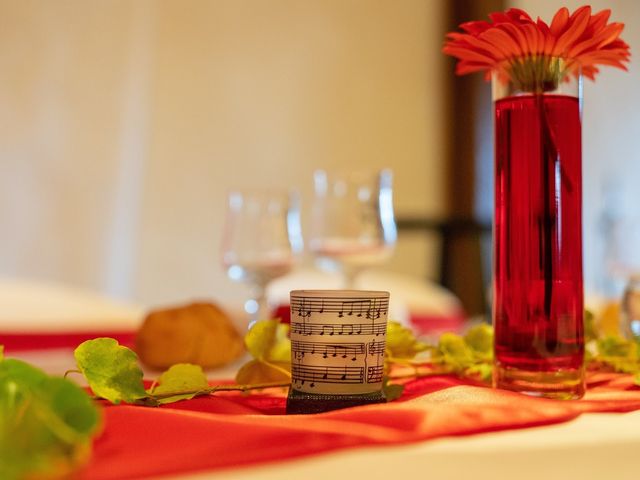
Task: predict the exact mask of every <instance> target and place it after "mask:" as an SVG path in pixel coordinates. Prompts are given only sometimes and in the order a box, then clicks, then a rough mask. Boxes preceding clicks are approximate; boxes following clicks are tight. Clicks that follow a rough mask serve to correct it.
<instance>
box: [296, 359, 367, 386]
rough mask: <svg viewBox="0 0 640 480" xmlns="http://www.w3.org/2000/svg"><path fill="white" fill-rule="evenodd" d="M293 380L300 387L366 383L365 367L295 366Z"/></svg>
mask: <svg viewBox="0 0 640 480" xmlns="http://www.w3.org/2000/svg"><path fill="white" fill-rule="evenodd" d="M291 378H292V381H293V382H295V383H296V384H298V385H304V384H305V382H309V386H311V383H314V384H316V383H347V384H357V383H364V367H347V366H345V367H334V366H328V367H323V366H318V365H298V364H293V365H292V366H291Z"/></svg>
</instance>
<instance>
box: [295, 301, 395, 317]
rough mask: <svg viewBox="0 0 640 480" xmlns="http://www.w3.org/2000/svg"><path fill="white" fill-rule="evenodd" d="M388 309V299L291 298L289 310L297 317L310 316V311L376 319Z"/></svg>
mask: <svg viewBox="0 0 640 480" xmlns="http://www.w3.org/2000/svg"><path fill="white" fill-rule="evenodd" d="M388 311H389V300H388V299H382V298H381V299H366V300H345V299H344V298H341V299H325V298H323V299H320V300H318V299H308V298H297V297H294V298H292V299H291V312H292V313H295V314H297V316H299V317H310V316H311V314H312V313H320V314H322V313H337V314H338V315H337V316H338V318H343V317H344V316H345V315H346V316H353V315H355V316H356V317H365V318H368V319H377V318H380V317H381V316H382V314H383V313H384V314H385V315H386V314H387V313H388Z"/></svg>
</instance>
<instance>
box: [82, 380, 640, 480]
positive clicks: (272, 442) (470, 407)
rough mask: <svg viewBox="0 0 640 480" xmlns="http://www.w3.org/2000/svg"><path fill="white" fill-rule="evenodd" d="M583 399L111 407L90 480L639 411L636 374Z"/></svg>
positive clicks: (423, 389) (449, 387) (229, 400)
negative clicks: (288, 409) (316, 407)
mask: <svg viewBox="0 0 640 480" xmlns="http://www.w3.org/2000/svg"><path fill="white" fill-rule="evenodd" d="M588 385H589V388H588V391H587V394H586V396H585V398H583V399H582V400H579V401H556V400H547V399H542V398H533V397H527V396H524V395H520V394H517V393H513V392H507V391H503V390H494V389H490V388H486V387H482V386H479V385H474V384H471V383H469V382H465V381H463V380H460V379H457V378H455V377H449V376H438V377H429V378H421V379H417V380H413V381H410V382H408V383H407V384H406V387H405V392H404V394H403V397H402V398H401V399H400V400H398V401H395V402H391V403H388V404H384V405H368V406H363V407H355V408H350V409H345V410H337V411H333V412H328V413H323V414H316V415H289V416H287V415H283V413H284V405H285V398H284V395H283V394H282V393H276V394H271V395H268V394H251V395H241V394H235V393H225V394H217V395H216V396H209V397H202V398H197V399H193V400H189V401H185V402H179V403H175V404H171V405H168V406H164V407H160V408H149V407H136V406H129V405H120V406H107V407H106V408H105V419H106V422H105V429H104V432H103V434H102V435H101V436H100V437H99V438H98V439H97V441H96V442H95V448H94V455H93V458H92V461H91V463H90V464H89V465H88V467H87V468H86V469H85V470H84V472H83V473H82V475H81V478H83V479H91V480H108V479H132V478H144V477H153V476H157V475H163V474H164V475H166V474H172V473H173V474H175V473H187V472H193V471H197V470H213V469H222V468H231V467H238V466H242V465H250V464H257V463H261V462H272V461H279V460H283V459H288V458H294V457H300V456H305V455H312V454H318V453H322V452H328V451H332V450H338V449H345V448H353V447H358V446H373V445H390V444H404V443H410V442H416V441H421V440H428V439H432V438H437V437H443V436H452V435H471V434H477V433H482V432H491V431H498V430H506V429H516V428H525V427H533V426H537V425H548V424H553V423H559V422H564V421H568V420H570V419H573V418H575V417H577V416H578V415H580V414H582V413H586V412H627V411H632V410H638V409H640V388H638V387H635V386H634V385H633V379H632V377H631V376H630V375H620V374H591V375H590V376H589V379H588Z"/></svg>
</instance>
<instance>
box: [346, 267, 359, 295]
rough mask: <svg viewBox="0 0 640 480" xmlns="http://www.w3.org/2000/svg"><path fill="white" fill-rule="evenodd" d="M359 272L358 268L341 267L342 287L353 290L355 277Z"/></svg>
mask: <svg viewBox="0 0 640 480" xmlns="http://www.w3.org/2000/svg"><path fill="white" fill-rule="evenodd" d="M358 273H360V269H359V268H353V267H343V269H342V274H343V276H344V288H345V289H347V290H353V289H355V288H356V277H357V276H358Z"/></svg>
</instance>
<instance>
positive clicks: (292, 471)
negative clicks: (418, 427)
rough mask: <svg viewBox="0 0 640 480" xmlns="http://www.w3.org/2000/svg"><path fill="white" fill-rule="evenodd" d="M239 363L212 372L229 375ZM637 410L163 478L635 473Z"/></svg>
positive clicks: (60, 353)
mask: <svg viewBox="0 0 640 480" xmlns="http://www.w3.org/2000/svg"><path fill="white" fill-rule="evenodd" d="M10 356H12V357H16V358H21V359H23V360H26V361H28V362H31V363H33V364H35V365H37V366H39V367H41V368H43V369H44V370H45V371H47V372H49V373H53V374H60V373H62V372H64V371H66V370H68V369H70V368H72V367H73V366H74V361H73V356H72V352H71V350H64V349H63V350H48V351H29V352H20V353H16V354H12V355H10ZM236 369H237V365H230V366H228V367H227V368H225V369H222V370H217V371H213V372H210V377H211V378H227V377H232V376H233V372H235V370H236ZM639 467H640V411H637V412H631V413H625V414H620V413H614V414H611V413H607V414H602V413H598V414H595V413H589V414H584V415H581V416H580V417H578V418H577V419H575V420H572V421H570V422H566V423H562V424H556V425H551V426H544V427H534V428H528V429H521V430H511V431H502V432H495V433H484V434H478V435H472V436H464V437H449V438H443V439H436V440H430V441H425V442H419V443H412V444H407V445H400V446H384V447H365V448H357V449H351V450H342V451H338V452H333V453H328V454H322V455H317V456H311V457H304V458H301V459H296V460H288V461H278V462H277V463H271V464H263V465H259V466H255V467H245V468H239V469H233V470H223V471H218V472H200V473H194V474H185V475H180V476H171V477H163V478H170V479H175V480H178V479H179V480H202V479H209V478H211V479H223V478H224V479H227V480H245V479H246V480H249V479H252V480H253V479H256V478H259V479H264V480H272V479H273V480H276V479H277V480H294V479H295V480H300V479H304V480H314V479H325V478H332V479H338V478H349V479H352V478H367V480H370V479H378V478H379V479H385V480H388V479H389V478H402V477H405V478H406V476H408V475H414V476H415V475H416V474H418V473H424V475H425V477H426V476H428V477H429V478H432V479H449V478H470V479H473V480H484V479H487V480H489V479H496V478H505V479H506V478H508V479H511V478H518V479H525V480H526V479H536V480H539V479H541V478H548V479H555V478H562V479H565V478H584V479H592V478H593V479H600V478H611V479H615V480H621V479H637V478H640V473H639Z"/></svg>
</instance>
